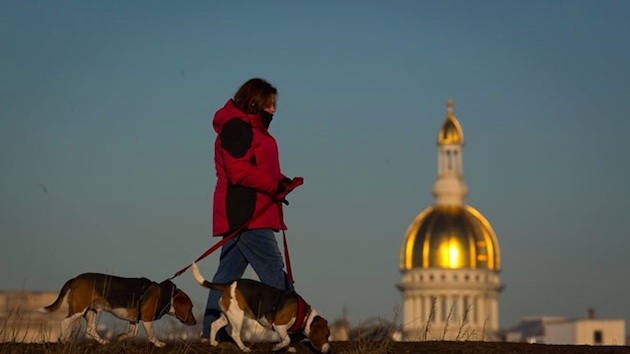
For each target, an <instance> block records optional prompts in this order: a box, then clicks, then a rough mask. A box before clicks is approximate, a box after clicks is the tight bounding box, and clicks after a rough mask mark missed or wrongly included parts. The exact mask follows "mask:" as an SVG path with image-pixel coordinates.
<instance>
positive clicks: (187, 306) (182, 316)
mask: <svg viewBox="0 0 630 354" xmlns="http://www.w3.org/2000/svg"><path fill="white" fill-rule="evenodd" d="M173 307H174V308H175V317H177V319H179V320H180V321H181V322H182V323H184V324H186V325H189V326H194V325H195V324H197V320H195V316H194V315H193V313H192V308H193V303H192V300H191V299H190V297H189V296H188V294H186V293H185V292H183V291H182V290H180V289H177V288H176V289H175V294H174V295H173Z"/></svg>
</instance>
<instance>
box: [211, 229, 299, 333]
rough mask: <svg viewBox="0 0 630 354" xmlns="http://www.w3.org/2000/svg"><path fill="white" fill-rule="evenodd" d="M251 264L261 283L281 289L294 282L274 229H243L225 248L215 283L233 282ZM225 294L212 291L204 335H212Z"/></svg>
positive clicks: (223, 248) (213, 280) (222, 248)
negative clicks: (289, 279) (288, 275)
mask: <svg viewBox="0 0 630 354" xmlns="http://www.w3.org/2000/svg"><path fill="white" fill-rule="evenodd" d="M247 265H251V266H252V268H253V269H254V271H255V272H256V275H258V278H259V279H260V281H261V282H263V283H265V284H267V285H271V286H273V287H275V288H278V289H288V288H289V286H290V284H289V282H288V279H287V275H286V273H285V272H284V262H283V261H282V253H280V249H279V248H278V242H277V241H276V236H275V233H274V232H273V230H271V229H254V230H247V231H243V232H241V233H240V234H239V235H236V236H235V237H234V238H232V239H231V240H229V241H228V242H226V243H225V244H224V245H223V246H222V247H221V258H220V260H219V269H217V272H216V273H215V274H214V277H213V278H212V282H213V283H229V282H231V281H233V280H236V279H240V278H241V277H242V276H243V274H244V273H245V269H246V268H247ZM220 297H221V293H220V292H219V291H217V290H210V292H209V293H208V302H207V303H206V311H205V314H204V317H203V331H202V333H201V337H202V338H209V337H210V325H211V324H212V322H214V321H215V320H216V319H217V318H219V316H220V314H221V312H220V311H221V310H220V308H219V298H220Z"/></svg>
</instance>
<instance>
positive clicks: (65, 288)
mask: <svg viewBox="0 0 630 354" xmlns="http://www.w3.org/2000/svg"><path fill="white" fill-rule="evenodd" d="M73 281H74V279H70V280H68V281H67V282H66V283H65V284H63V287H62V288H61V291H59V295H58V296H57V300H55V302H53V303H52V304H50V305H48V306H46V307H39V308H37V309H35V311H37V312H43V313H49V312H53V311H57V310H59V308H60V307H61V304H62V303H63V299H64V298H65V297H66V294H67V293H68V290H70V287H71V286H72V282H73Z"/></svg>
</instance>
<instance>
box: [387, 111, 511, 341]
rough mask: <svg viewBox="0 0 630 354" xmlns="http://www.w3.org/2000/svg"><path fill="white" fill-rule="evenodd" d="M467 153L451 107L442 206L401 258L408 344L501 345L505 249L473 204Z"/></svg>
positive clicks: (419, 227) (437, 188)
mask: <svg viewBox="0 0 630 354" xmlns="http://www.w3.org/2000/svg"><path fill="white" fill-rule="evenodd" d="M463 147H464V132H463V130H462V128H461V126H460V124H459V122H458V121H457V119H456V118H455V116H454V115H453V102H452V101H450V100H449V102H448V104H447V113H446V119H445V120H444V122H443V123H442V126H441V127H440V130H439V132H438V139H437V150H438V159H437V180H436V182H435V185H434V187H433V196H434V198H435V202H434V205H433V206H430V207H428V208H426V209H425V210H424V211H422V212H421V213H420V214H418V216H417V217H416V218H415V219H414V220H413V222H412V223H411V225H409V228H408V229H407V232H406V234H405V238H404V241H403V244H402V248H401V252H400V271H401V273H402V281H401V283H400V284H398V289H399V290H400V291H401V293H402V299H403V310H402V312H403V321H402V329H403V338H404V340H407V341H418V340H420V341H427V340H477V341H496V340H498V339H499V306H498V301H499V299H498V298H499V293H500V292H501V290H502V288H503V286H502V285H501V282H500V279H499V272H500V270H501V255H500V250H499V243H498V241H497V237H496V235H495V233H494V231H493V230H492V226H491V225H490V223H489V222H488V220H487V219H486V218H485V217H484V216H483V215H482V214H481V213H480V212H479V211H477V210H476V209H475V208H473V207H472V206H470V205H468V204H466V196H467V195H468V188H467V186H466V183H465V182H464V174H463V168H462V167H463Z"/></svg>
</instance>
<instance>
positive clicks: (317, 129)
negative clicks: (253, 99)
mask: <svg viewBox="0 0 630 354" xmlns="http://www.w3.org/2000/svg"><path fill="white" fill-rule="evenodd" d="M629 16H630V2H628V1H621V0H620V1H580V0H570V1H561V0H558V1H508V2H505V1H471V2H469V1H388V2H386V1H341V2H337V1H315V2H304V1H297V2H292V1H282V2H280V1H266V2H262V1H183V2H172V1H131V2H126V1H114V2H112V1H19V0H8V1H7V0H5V1H2V2H0V51H1V55H0V168H1V170H2V173H1V174H0V237H1V240H2V247H1V248H0V290H45V291H58V290H59V289H60V288H61V286H62V285H63V283H64V282H65V281H66V280H67V279H69V278H72V277H74V276H76V275H78V274H80V273H83V272H102V273H108V274H114V275H119V276H125V277H136V276H138V277H139V276H144V277H147V278H150V279H152V280H155V281H158V282H159V281H162V280H164V279H166V278H168V277H171V276H172V275H173V274H174V273H175V272H176V271H178V270H179V269H181V268H182V267H184V266H186V265H188V264H190V262H192V261H193V260H194V259H195V258H197V257H198V256H199V255H200V254H202V253H203V252H204V251H205V250H206V249H207V248H209V247H210V246H212V245H213V244H214V243H215V242H217V241H218V239H217V238H212V237H210V232H211V208H212V205H211V202H212V192H213V188H214V183H215V180H216V179H215V176H214V163H213V144H214V139H215V133H214V131H213V129H212V126H211V120H212V117H213V115H214V112H215V111H216V110H217V109H218V108H219V107H221V106H222V105H223V104H224V103H225V102H226V101H227V100H228V99H229V98H230V97H232V95H233V94H234V92H235V91H236V90H237V89H238V87H239V86H240V85H241V84H242V83H243V82H245V81H246V80H247V79H249V78H252V77H262V78H265V79H267V80H269V81H270V82H271V83H272V84H274V85H275V86H276V87H277V88H278V90H279V99H278V111H277V113H276V115H275V118H274V121H273V122H272V125H271V129H270V130H271V132H272V134H273V135H274V136H275V137H276V139H277V141H278V144H279V149H280V160H281V164H282V169H283V172H284V173H285V174H286V175H288V176H303V177H304V185H303V186H301V187H300V188H299V189H297V190H295V191H294V192H293V193H291V194H290V195H289V197H288V200H289V201H290V205H289V206H288V207H286V208H285V222H286V223H287V225H288V227H289V230H288V232H287V237H288V242H289V249H290V254H291V261H292V268H293V272H294V275H295V280H296V289H297V290H298V292H300V293H301V294H302V295H303V296H304V297H305V299H307V301H309V302H310V303H311V304H312V305H314V306H315V307H316V308H318V310H319V311H320V312H321V313H322V314H323V315H324V317H326V318H328V319H329V320H330V321H332V320H335V319H337V318H340V317H341V316H342V309H343V307H344V306H346V307H347V309H348V315H349V320H350V322H351V324H352V325H353V326H354V325H357V324H358V323H359V322H360V321H366V320H368V319H370V318H372V317H375V316H380V317H382V318H385V319H388V320H391V319H392V318H393V317H394V315H395V312H396V310H395V309H396V308H399V309H401V306H402V297H401V293H400V292H399V291H398V289H397V288H396V285H397V284H398V283H399V282H400V281H401V274H400V271H399V268H398V266H399V257H400V248H401V245H402V243H403V240H404V236H405V231H406V230H407V227H408V226H409V224H410V223H411V222H412V221H413V219H414V218H415V217H416V216H417V215H418V214H419V213H420V212H421V211H422V210H424V209H425V208H427V207H429V206H431V205H432V204H433V202H434V199H433V196H432V194H431V189H432V187H433V184H434V182H435V180H436V168H437V148H436V141H437V133H438V130H439V128H440V125H441V123H442V122H443V120H444V118H445V117H446V102H447V100H448V99H450V98H452V99H453V101H454V111H453V112H454V115H455V116H456V117H457V119H458V120H459V122H460V124H461V126H462V128H463V131H464V136H465V146H464V154H463V157H464V159H463V165H464V178H465V182H466V184H467V186H468V189H469V196H468V198H467V202H468V204H470V205H471V206H473V207H474V208H475V209H477V210H479V211H480V212H481V213H482V214H483V215H484V216H485V217H486V218H487V219H488V220H489V221H490V223H491V224H492V226H493V228H494V231H495V233H496V235H497V239H498V241H499V246H500V251H501V259H502V270H501V282H502V283H503V284H504V285H505V289H504V290H503V292H502V293H501V294H500V297H499V311H500V315H499V318H500V327H501V328H503V329H505V328H509V327H512V326H514V325H516V324H517V323H518V321H519V320H520V319H521V318H523V317H525V316H539V315H548V316H564V317H569V318H580V317H585V316H586V315H587V308H589V307H593V308H595V310H596V312H597V316H598V317H600V318H623V319H625V320H626V322H627V323H626V325H627V326H628V325H630V306H628V298H629V297H630V281H628V278H627V277H625V276H622V275H623V274H625V272H627V271H630V255H629V254H628V253H629V252H630V223H629V222H628V220H630V215H629V212H630V207H629V200H630V187H629V185H630V158H629V157H628V153H629V152H630V140H629V139H628V133H629V132H630V118H629V117H628V115H629V113H630V39H629V38H630V21H629V20H628V18H629ZM278 240H279V241H280V242H281V235H279V237H278ZM218 258H219V257H218V254H212V255H210V256H209V257H208V258H206V259H204V260H203V261H202V262H200V264H199V266H200V268H201V271H202V273H203V274H204V276H205V277H206V278H211V277H212V275H213V274H214V272H215V270H216V267H217V265H218ZM246 275H247V276H248V277H252V276H253V273H251V272H248V273H247V274H246ZM174 282H175V283H176V284H177V285H178V286H179V287H180V288H182V289H184V290H185V291H186V292H187V293H188V294H190V295H191V296H192V298H193V300H194V302H195V306H196V312H197V313H201V312H202V308H203V307H204V305H205V300H206V294H207V290H206V289H202V288H201V287H199V286H198V285H197V284H196V283H195V282H194V281H193V279H192V275H191V274H190V272H186V273H184V274H183V275H182V276H180V277H178V278H175V279H174ZM398 320H400V318H399V319H398Z"/></svg>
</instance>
